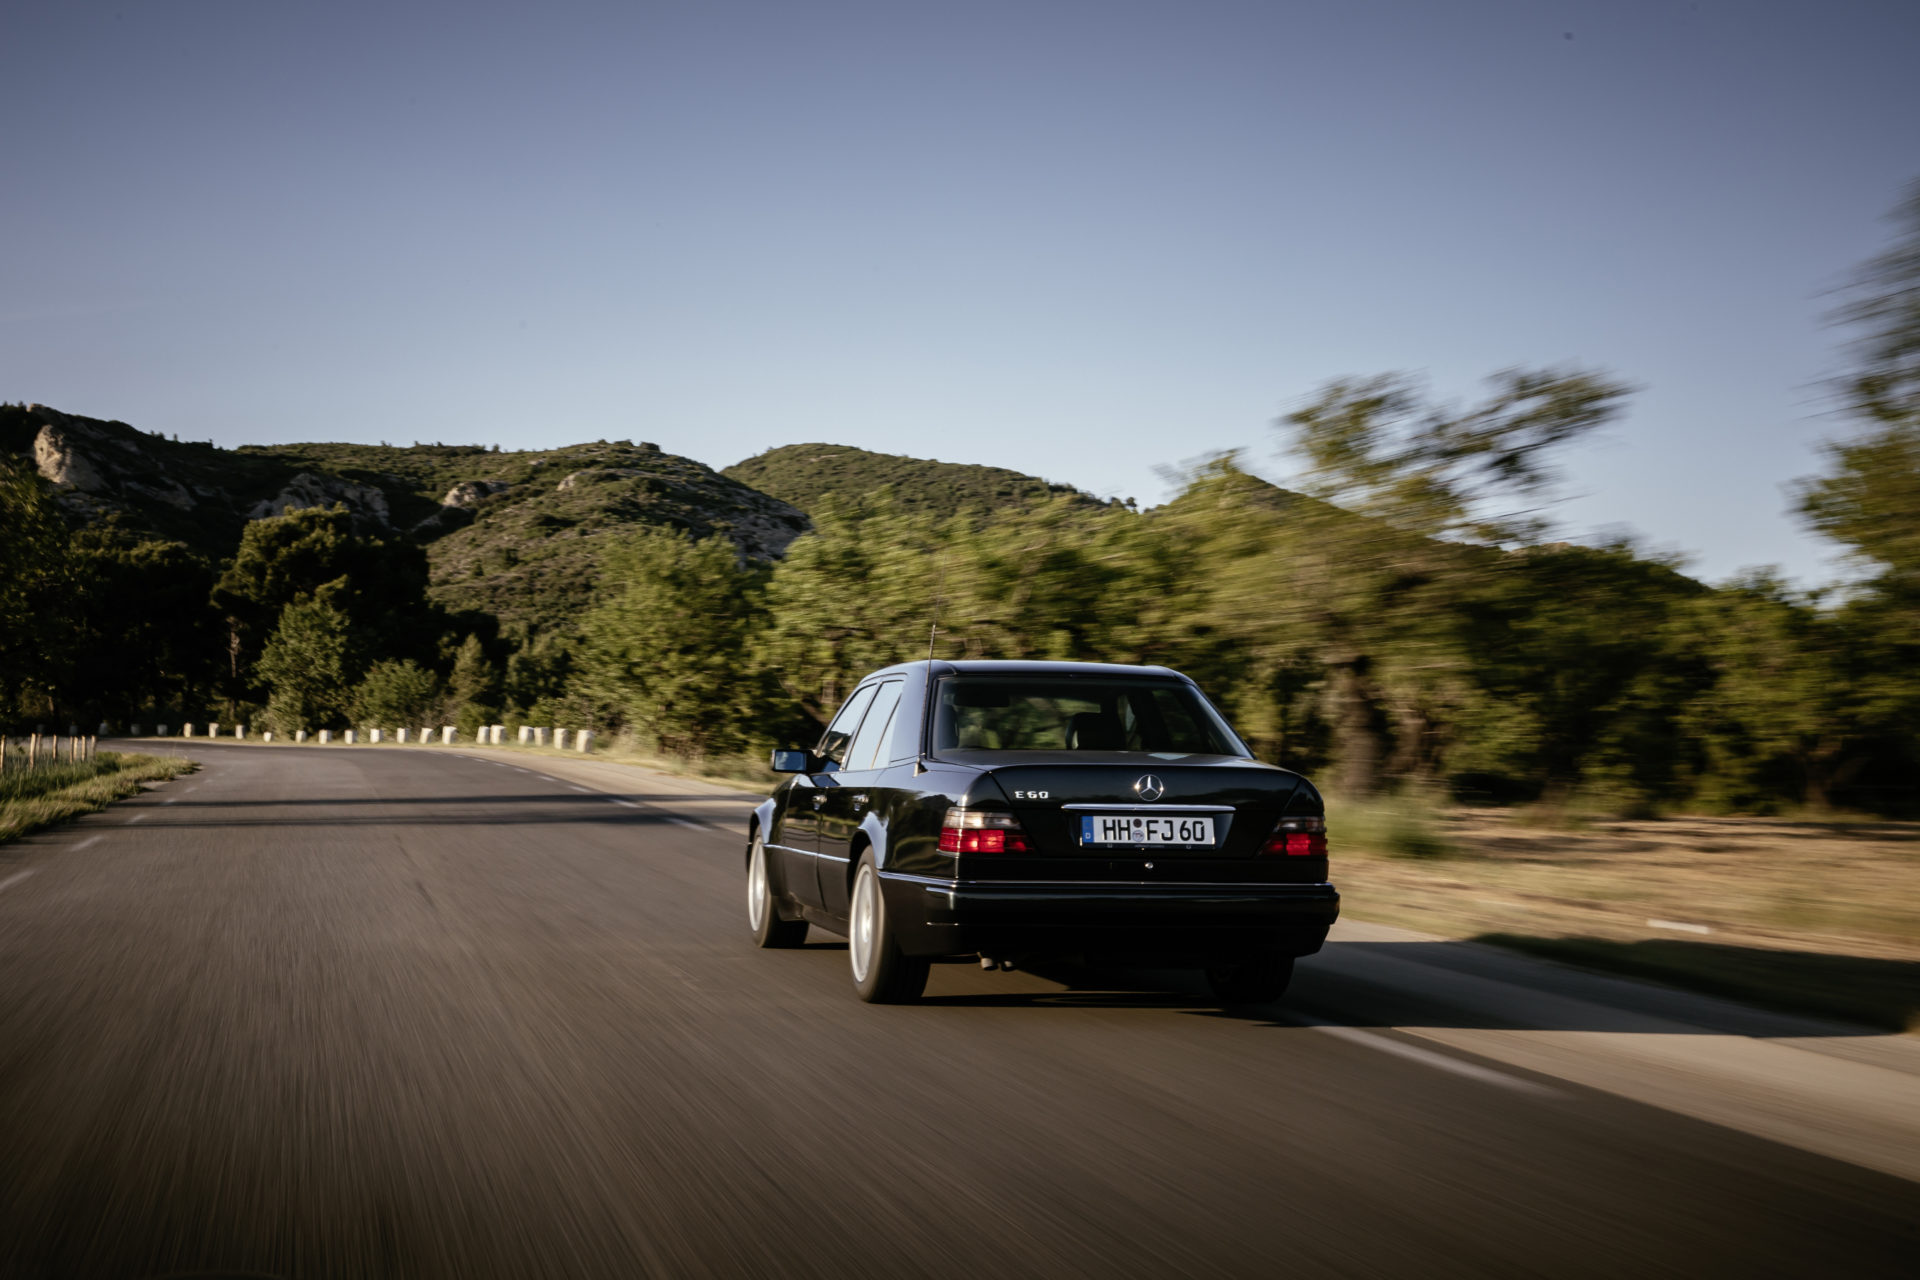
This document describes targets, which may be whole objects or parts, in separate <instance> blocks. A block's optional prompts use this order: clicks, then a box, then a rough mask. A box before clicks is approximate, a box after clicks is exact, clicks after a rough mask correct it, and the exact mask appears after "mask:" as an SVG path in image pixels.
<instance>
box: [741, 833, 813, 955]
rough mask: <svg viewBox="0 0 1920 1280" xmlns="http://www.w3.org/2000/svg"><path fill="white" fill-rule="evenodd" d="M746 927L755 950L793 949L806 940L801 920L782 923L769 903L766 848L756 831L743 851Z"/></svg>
mask: <svg viewBox="0 0 1920 1280" xmlns="http://www.w3.org/2000/svg"><path fill="white" fill-rule="evenodd" d="M747 923H748V924H750V925H752V926H753V942H754V945H755V946H759V947H797V946H799V945H800V944H801V943H803V942H805V941H806V940H807V922H806V921H805V920H782V919H781V918H780V909H779V908H778V907H776V906H775V905H774V902H773V884H772V882H771V881H769V880H768V879H767V846H766V844H765V842H763V841H762V840H761V839H760V833H759V832H758V831H756V832H754V833H753V845H752V847H751V848H749V849H748V850H747Z"/></svg>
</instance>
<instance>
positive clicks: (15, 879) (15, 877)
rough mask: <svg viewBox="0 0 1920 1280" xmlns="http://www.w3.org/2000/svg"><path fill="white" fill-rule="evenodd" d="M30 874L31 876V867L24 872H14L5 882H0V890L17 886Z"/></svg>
mask: <svg viewBox="0 0 1920 1280" xmlns="http://www.w3.org/2000/svg"><path fill="white" fill-rule="evenodd" d="M32 874H33V868H31V867H29V868H27V869H26V870H25V871H16V872H14V873H13V874H12V875H10V876H8V877H7V878H6V879H5V880H0V889H5V888H8V887H9V886H12V885H16V884H19V883H20V882H21V881H22V880H25V879H26V878H27V877H28V876H30V875H32Z"/></svg>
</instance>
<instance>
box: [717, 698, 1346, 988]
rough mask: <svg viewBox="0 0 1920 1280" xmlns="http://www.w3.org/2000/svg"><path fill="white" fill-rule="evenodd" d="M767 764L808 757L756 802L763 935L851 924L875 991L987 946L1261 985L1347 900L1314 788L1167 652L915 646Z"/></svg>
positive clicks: (1286, 973)
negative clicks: (1093, 658)
mask: <svg viewBox="0 0 1920 1280" xmlns="http://www.w3.org/2000/svg"><path fill="white" fill-rule="evenodd" d="M773 767H774V769H775V770H776V771H777V772H781V773H789V774H792V775H793V777H791V778H790V779H788V780H787V781H785V782H783V783H781V784H780V785H779V786H778V787H776V788H775V789H774V792H773V794H772V795H771V796H770V797H768V799H767V800H766V801H765V802H764V803H762V804H761V805H760V806H759V807H758V808H757V809H755V810H754V812H753V817H752V819H751V822H750V829H749V840H748V844H747V909H748V918H749V921H750V923H751V924H752V927H753V936H754V940H755V941H756V942H757V943H758V944H759V945H760V946H762V947H794V946H798V945H799V944H800V943H801V941H802V940H804V939H805V937H806V934H807V928H808V926H809V925H814V924H817V925H819V926H821V927H822V928H824V929H827V930H829V931H831V932H833V933H838V934H841V935H844V936H845V937H846V939H847V942H848V948H847V949H848V953H849V955H850V957H851V961H852V968H853V985H854V990H855V991H857V992H858V993H859V995H860V997H861V999H863V1000H869V1001H876V1002H903V1001H911V1000H915V999H917V998H918V997H919V996H920V994H921V992H922V991H923V990H924V989H925V987H926V982H927V971H928V965H929V962H930V961H931V960H933V959H935V958H937V957H943V956H974V955H977V956H979V958H980V963H981V964H982V965H983V966H985V967H988V968H1012V967H1014V966H1015V965H1017V964H1022V963H1024V962H1027V961H1029V960H1038V959H1042V958H1049V957H1059V958H1069V957H1079V958H1089V959H1097V960H1099V961H1101V962H1113V963H1129V962H1138V963H1143V964H1155V965H1161V966H1172V965H1191V966H1194V967H1196V968H1199V969H1202V970H1204V971H1205V973H1206V976H1207V981H1208V982H1209V984H1210V985H1211V986H1212V989H1213V991H1214V993H1215V994H1216V995H1217V996H1218V997H1219V998H1220V1000H1221V1001H1222V1002H1223V1003H1226V1004H1258V1003H1264V1002H1266V1001H1270V1000H1273V999H1276V998H1278V997H1279V995H1280V994H1281V992H1282V991H1284V990H1285V989H1286V985H1287V982H1288V979H1289V978H1290V977H1291V976H1292V973H1293V961H1294V958H1295V957H1297V956H1304V955H1311V954H1312V953H1313V952H1315V951H1318V950H1319V949H1320V946H1321V944H1322V943H1323V942H1325V941H1326V937H1327V930H1328V929H1329V928H1330V927H1331V926H1332V924H1333V921H1334V918H1335V917H1336V916H1337V915H1338V914H1339V910H1340V896H1339V894H1337V893H1336V892H1335V891H1334V888H1333V886H1332V885H1331V884H1329V883H1328V881H1327V836H1326V816H1325V815H1326V810H1325V807H1324V805H1323V804H1322V802H1321V798H1320V793H1319V792H1318V791H1316V790H1315V789H1314V787H1313V784H1312V783H1310V782H1308V781H1307V780H1306V779H1305V778H1303V777H1301V776H1300V775H1299V774H1296V773H1292V772H1289V771H1288V770H1285V769H1280V768H1276V767H1275V766H1273V765H1268V764H1262V763H1260V762H1259V761H1257V760H1255V759H1253V757H1252V755H1251V754H1250V753H1249V752H1248V750H1247V747H1246V744H1245V743H1243V742H1241V741H1240V738H1239V736H1238V735H1236V734H1235V733H1234V731H1233V730H1232V728H1230V727H1229V726H1228V724H1227V722H1226V720H1225V718H1223V717H1222V716H1221V715H1220V713H1219V712H1218V711H1216V710H1215V709H1214V707H1213V705H1212V704H1211V703H1210V702H1208V701H1207V699H1206V697H1205V696H1204V695H1203V694H1201V692H1200V690H1199V688H1198V687H1197V686H1196V685H1195V684H1194V683H1193V681H1191V680H1189V679H1187V677H1185V676H1183V675H1181V674H1180V673H1179V672H1177V671H1171V670H1169V669H1167V668H1166V667H1133V666H1113V665H1106V664H1101V663H1091V662H942V661H937V660H936V661H932V662H914V663H903V664H901V665H899V666H893V667H888V668H886V669H885V670H883V671H876V672H874V673H873V674H872V675H870V676H868V677H867V678H866V679H864V680H862V681H861V682H860V684H859V686H858V687H857V688H856V689H855V690H854V691H853V695H852V696H851V697H849V698H848V699H847V701H846V704H845V705H844V706H842V707H841V708H840V710H839V712H838V714H836V715H835V716H834V717H833V721H832V723H831V724H829V725H828V726H827V730H826V733H825V734H824V735H822V737H821V739H820V741H819V743H818V744H817V745H816V746H815V747H814V748H813V749H812V750H810V751H803V750H792V751H776V752H774V753H773Z"/></svg>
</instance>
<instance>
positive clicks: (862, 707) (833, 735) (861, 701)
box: [814, 684, 879, 773]
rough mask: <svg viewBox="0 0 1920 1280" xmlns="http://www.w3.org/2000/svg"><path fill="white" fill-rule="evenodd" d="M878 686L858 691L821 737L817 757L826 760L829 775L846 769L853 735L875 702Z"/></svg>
mask: <svg viewBox="0 0 1920 1280" xmlns="http://www.w3.org/2000/svg"><path fill="white" fill-rule="evenodd" d="M877 688H879V686H878V685H872V684H870V685H867V686H866V687H864V688H861V689H856V690H854V692H853V696H852V697H851V698H848V699H847V705H846V706H844V707H842V708H840V714H839V715H837V716H835V717H834V718H833V723H832V724H830V725H828V726H827V731H826V732H825V733H824V734H822V735H820V746H819V748H818V750H816V751H815V752H814V754H815V755H818V756H820V757H822V758H823V759H824V760H826V762H827V764H828V768H827V769H826V770H825V772H827V773H832V772H833V771H834V770H835V769H842V768H845V767H846V763H847V748H848V747H849V746H851V745H852V744H853V734H854V731H855V730H856V729H858V728H859V727H860V717H861V716H863V715H865V714H866V710H867V706H868V704H869V703H871V702H872V701H873V693H874V690H875V689H877Z"/></svg>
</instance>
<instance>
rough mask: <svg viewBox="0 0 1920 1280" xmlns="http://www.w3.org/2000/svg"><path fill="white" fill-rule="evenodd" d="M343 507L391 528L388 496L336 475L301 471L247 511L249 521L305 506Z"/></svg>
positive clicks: (301, 508) (282, 513) (364, 518)
mask: <svg viewBox="0 0 1920 1280" xmlns="http://www.w3.org/2000/svg"><path fill="white" fill-rule="evenodd" d="M335 505H339V506H344V507H345V508H346V509H347V510H348V511H349V512H351V513H352V514H353V515H355V516H357V517H359V518H360V519H362V520H365V521H369V522H371V523H373V524H377V525H380V526H382V527H388V526H391V525H392V523H393V516H392V513H391V512H390V511H388V509H387V495H386V494H384V493H382V492H380V490H378V489H376V488H374V487H373V486H372V485H370V484H355V483H354V482H353V481H351V480H342V479H341V478H340V477H338V476H322V475H315V474H314V473H313V472H311V471H302V472H301V473H300V474H298V475H296V476H295V477H294V478H293V479H291V480H289V481H287V485H286V487H285V488H284V489H282V490H281V491H280V492H279V493H278V494H276V495H274V496H273V497H271V498H268V499H266V500H264V501H262V502H256V503H254V504H253V507H252V508H251V509H250V510H249V511H248V512H247V516H248V518H249V519H252V520H264V519H266V518H267V517H268V516H281V515H285V514H286V513H287V512H289V511H299V510H303V509H305V508H307V507H331V506H335Z"/></svg>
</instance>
